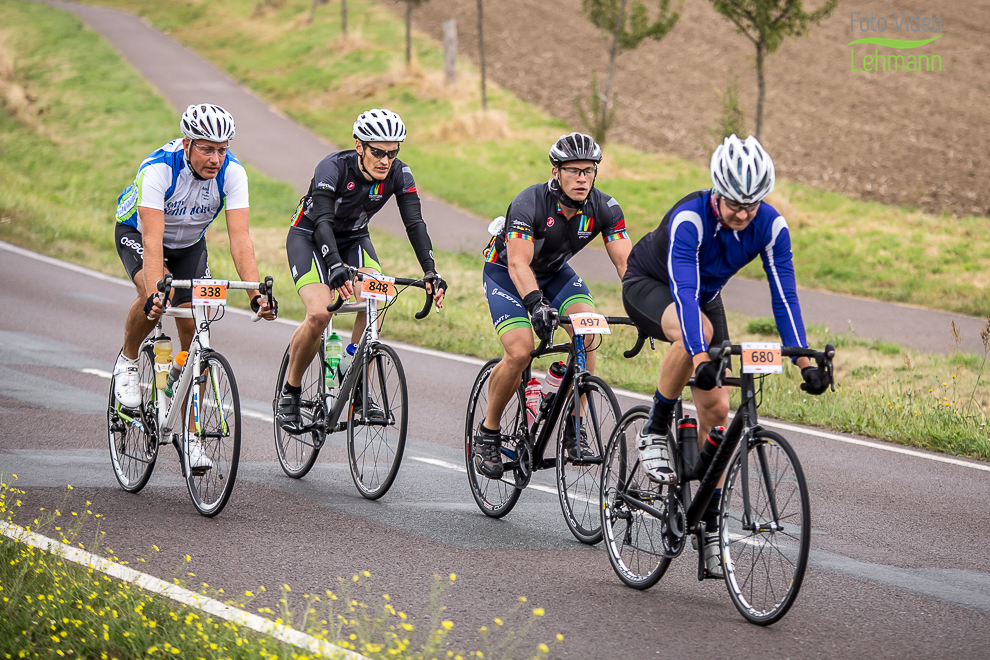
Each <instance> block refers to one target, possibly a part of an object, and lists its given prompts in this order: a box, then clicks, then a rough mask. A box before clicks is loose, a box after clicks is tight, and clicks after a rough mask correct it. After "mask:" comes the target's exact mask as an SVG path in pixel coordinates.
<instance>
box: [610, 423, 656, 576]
mask: <svg viewBox="0 0 990 660" xmlns="http://www.w3.org/2000/svg"><path fill="white" fill-rule="evenodd" d="M649 417H650V408H649V407H648V406H636V407H634V408H630V409H629V410H627V411H626V412H625V414H624V415H622V417H621V418H620V419H619V423H618V424H617V425H616V427H615V431H614V432H613V433H612V437H611V439H610V440H609V443H608V450H607V453H606V457H605V462H604V463H603V464H602V483H601V506H600V507H599V509H600V511H601V520H602V523H601V524H602V535H603V538H604V541H605V550H606V554H608V561H609V563H610V564H611V565H612V570H614V571H615V574H616V575H618V576H619V579H620V580H622V582H623V583H624V584H625V585H626V586H628V587H632V588H633V589H640V590H643V589H649V588H650V587H652V586H653V585H655V584H656V583H657V582H658V581H659V580H660V578H662V577H663V576H664V573H666V572H667V568H668V567H669V566H670V562H671V561H672V559H671V558H670V557H668V556H666V553H665V552H664V549H663V541H662V540H661V535H662V531H661V527H662V525H661V521H660V520H658V519H657V518H654V517H652V516H650V515H648V514H646V513H644V512H642V511H640V510H638V509H636V508H633V507H630V506H629V505H628V504H626V503H625V502H624V501H623V500H622V499H620V498H619V497H617V492H618V491H619V489H620V488H623V487H626V486H628V488H629V489H635V490H636V493H637V494H638V496H639V497H640V498H641V499H644V500H649V501H650V502H651V505H652V506H654V507H655V508H658V509H661V510H663V506H664V502H665V500H666V496H665V495H664V487H663V486H660V485H659V484H656V483H654V482H652V481H650V479H649V477H647V476H646V473H645V472H643V470H642V467H641V466H640V465H639V450H638V449H637V447H636V435H637V433H638V432H639V429H640V428H642V426H643V425H644V424H646V423H647V422H648V420H649ZM627 492H628V491H627Z"/></svg>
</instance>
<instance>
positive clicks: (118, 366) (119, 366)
mask: <svg viewBox="0 0 990 660" xmlns="http://www.w3.org/2000/svg"><path fill="white" fill-rule="evenodd" d="M137 362H138V361H137V360H132V359H130V358H129V357H124V354H123V352H121V354H120V355H118V356H117V362H116V363H115V364H114V365H113V370H114V373H121V372H123V371H124V369H126V368H127V367H136V366H137Z"/></svg>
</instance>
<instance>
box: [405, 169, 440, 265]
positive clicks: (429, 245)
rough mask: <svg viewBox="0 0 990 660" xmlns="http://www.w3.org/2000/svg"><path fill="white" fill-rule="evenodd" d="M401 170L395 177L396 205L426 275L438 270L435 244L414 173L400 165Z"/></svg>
mask: <svg viewBox="0 0 990 660" xmlns="http://www.w3.org/2000/svg"><path fill="white" fill-rule="evenodd" d="M399 165H401V169H400V170H399V171H398V172H396V174H395V176H396V177H397V180H396V187H395V203H396V205H397V206H398V207H399V216H400V217H401V218H402V224H403V225H405V227H406V235H407V236H409V243H410V244H412V246H413V250H414V251H415V252H416V259H417V260H418V261H419V265H420V266H421V267H422V268H423V272H424V273H428V272H430V271H431V270H436V264H435V263H434V261H433V242H432V241H430V234H429V233H428V232H427V231H426V222H425V221H424V220H423V205H422V203H421V202H420V199H419V193H417V192H416V181H415V180H414V179H413V175H412V171H411V170H410V169H409V166H408V165H405V164H403V163H401V161H400V163H399Z"/></svg>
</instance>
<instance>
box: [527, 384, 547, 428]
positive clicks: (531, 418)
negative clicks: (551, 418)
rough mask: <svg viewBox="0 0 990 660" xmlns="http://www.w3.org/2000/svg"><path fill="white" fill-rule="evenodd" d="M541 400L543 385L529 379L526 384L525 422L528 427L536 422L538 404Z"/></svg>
mask: <svg viewBox="0 0 990 660" xmlns="http://www.w3.org/2000/svg"><path fill="white" fill-rule="evenodd" d="M542 400H543V385H541V384H540V381H538V380H536V379H535V378H530V379H529V382H528V383H526V422H527V423H528V424H529V426H532V425H533V422H535V421H536V415H537V413H538V411H539V410H540V402H541V401H542Z"/></svg>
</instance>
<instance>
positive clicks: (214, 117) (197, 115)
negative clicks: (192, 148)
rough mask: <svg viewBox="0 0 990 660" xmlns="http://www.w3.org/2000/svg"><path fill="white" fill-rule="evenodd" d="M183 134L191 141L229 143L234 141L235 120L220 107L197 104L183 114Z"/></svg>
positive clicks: (180, 122) (181, 125) (181, 126)
mask: <svg viewBox="0 0 990 660" xmlns="http://www.w3.org/2000/svg"><path fill="white" fill-rule="evenodd" d="M179 128H180V129H181V130H182V134H183V135H185V136H186V137H187V138H189V139H190V140H206V141H208V142H228V141H230V140H233V139H234V118H233V117H232V116H231V115H230V113H229V112H227V111H226V110H224V109H223V108H221V107H220V106H219V105H213V104H211V103H196V104H193V105H191V106H189V107H188V108H186V111H185V112H183V113H182V119H181V120H180V121H179Z"/></svg>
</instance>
